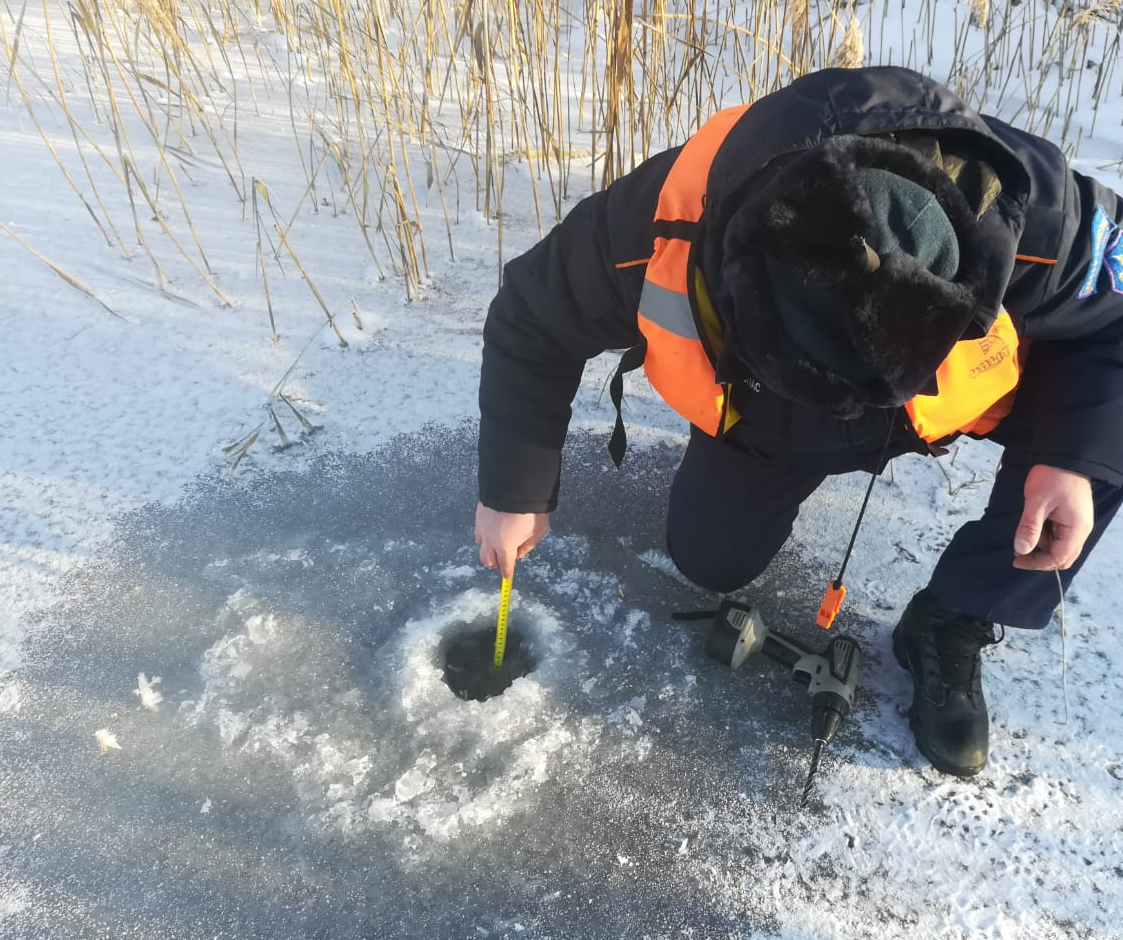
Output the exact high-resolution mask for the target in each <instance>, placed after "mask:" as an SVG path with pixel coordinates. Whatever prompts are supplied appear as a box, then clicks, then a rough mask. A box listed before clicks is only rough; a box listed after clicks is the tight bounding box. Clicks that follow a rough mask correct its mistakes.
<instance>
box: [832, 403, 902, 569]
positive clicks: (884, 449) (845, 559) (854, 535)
mask: <svg viewBox="0 0 1123 940" xmlns="http://www.w3.org/2000/svg"><path fill="white" fill-rule="evenodd" d="M895 416H896V412H893V414H892V415H890V416H889V433H888V434H886V435H885V443H884V444H882V445H881V453H880V454H879V455H878V458H877V469H876V470H874V471H873V472H871V473H870V483H869V486H867V487H866V495H865V497H864V498H863V499H862V505H861V508H860V509H859V510H858V518H857V520H856V521H855V522H854V528H853V530H851V532H850V544H849V545H847V546H846V554H845V555H843V556H842V565H841V566H840V567H839V569H838V577H836V578H835V579H834V581H833V582H832V586H833V587H834V588H835V589H837V588H839V587H841V586H842V576H843V575H844V574H846V566H847V564H849V562H850V553H851V552H853V551H854V543H855V542H856V541H858V530H859V529H860V528H861V527H862V518H863V517H864V516H865V514H866V506H867V505H868V504H869V501H870V494H872V493H873V485H874V484H875V483H876V482H877V475H878V473H880V472H881V469H882V468H881V463H882V461H883V460H885V455H886V454H887V453H888V452H889V442H890V441H891V440H892V439H893V418H894V417H895Z"/></svg>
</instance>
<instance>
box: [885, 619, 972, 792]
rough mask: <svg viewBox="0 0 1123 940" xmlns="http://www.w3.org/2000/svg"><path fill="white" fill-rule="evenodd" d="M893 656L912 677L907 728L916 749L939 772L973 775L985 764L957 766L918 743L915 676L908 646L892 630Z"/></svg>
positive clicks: (955, 775) (964, 777) (964, 775)
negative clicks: (911, 702) (910, 732)
mask: <svg viewBox="0 0 1123 940" xmlns="http://www.w3.org/2000/svg"><path fill="white" fill-rule="evenodd" d="M893 656H894V657H895V658H896V660H897V664H898V665H899V666H900V667H901V668H902V669H903V670H905V672H907V673H908V674H909V675H910V676H912V677H913V704H912V706H911V707H910V708H909V728H910V730H911V731H912V737H913V741H914V742H915V744H916V749H917V750H918V751H920V753H921V754H922V755H923V756H924V758H925V759H926V760H927V761H928V763H929V764H931V765H932V766H933V767H935V768H936V769H937V770H938V771H940V773H943V774H949V775H950V776H952V777H959V778H960V779H961V780H966V779H967V778H969V777H974V776H975V775H976V774H978V773H979V772H980V771H981V770H982V769H983V768H984V767H985V766H986V764H979V765H978V766H977V767H957V766H955V765H953V764H949V763H947V762H946V761H944V760H943V759H942V758H940V757H937V756H936V755H934V754H932V753H930V752H929V751H928V749H927V748H925V747H924V745H923V744H921V743H920V721H919V720H918V719H917V711H916V677H915V676H914V675H913V672H912V664H911V663H910V662H909V652H908V647H906V646H905V642H904V640H902V639H900V633H899V632H898V631H894V632H893Z"/></svg>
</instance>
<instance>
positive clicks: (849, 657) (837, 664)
mask: <svg viewBox="0 0 1123 940" xmlns="http://www.w3.org/2000/svg"><path fill="white" fill-rule="evenodd" d="M706 653H707V654H708V655H709V656H711V657H712V658H713V659H716V660H717V661H718V662H722V663H725V664H726V665H727V666H730V667H732V668H733V669H737V668H738V667H740V666H741V664H742V663H743V662H744V661H745V660H746V659H747V658H748V657H749V656H751V655H753V654H754V653H761V654H763V655H764V656H767V657H768V658H769V659H771V660H774V661H775V662H778V663H779V664H780V665H781V666H784V667H785V668H786V669H788V670H790V671H791V676H792V678H793V679H794V680H795V681H796V682H798V683H799V684H800V685H803V686H806V688H807V692H808V694H809V695H810V696H811V740H812V741H813V742H814V751H813V752H812V755H811V771H810V773H809V774H808V775H807V783H806V784H805V785H804V787H803V797H802V800H801V801H800V805H801V806H806V805H807V798H808V797H809V796H810V794H811V787H812V784H813V782H814V779H815V774H816V772H817V771H818V769H819V759H820V757H821V756H822V753H823V748H824V747H825V746H826V745H827V744H830V742H831V741H833V740H834V737H835V735H836V734H837V733H838V728H839V725H841V724H842V719H843V718H845V717H846V716H847V715H848V714H849V712H850V706H851V704H853V701H854V689H855V687H856V686H857V683H858V668H859V666H860V665H861V662H862V651H861V648H860V647H859V646H858V642H857V640H854V639H852V638H851V637H848V636H836V637H833V638H832V639H831V640H830V642H829V643H828V644H827V646H826V649H824V650H823V652H822V653H816V652H815V651H814V650H811V649H809V648H808V647H806V646H804V645H803V644H802V643H800V642H799V641H798V640H795V639H793V638H792V637H790V636H786V635H785V634H783V633H780V632H779V631H776V630H770V629H768V628H767V627H766V626H765V625H764V620H763V619H762V618H761V615H760V611H759V610H757V609H756V608H755V607H748V606H746V605H744V604H739V603H737V602H736V601H732V600H728V599H725V600H723V601H722V602H721V606H720V607H719V609H718V610H717V612H716V614H715V615H714V621H713V626H712V627H711V628H710V636H709V639H708V640H707V642H706Z"/></svg>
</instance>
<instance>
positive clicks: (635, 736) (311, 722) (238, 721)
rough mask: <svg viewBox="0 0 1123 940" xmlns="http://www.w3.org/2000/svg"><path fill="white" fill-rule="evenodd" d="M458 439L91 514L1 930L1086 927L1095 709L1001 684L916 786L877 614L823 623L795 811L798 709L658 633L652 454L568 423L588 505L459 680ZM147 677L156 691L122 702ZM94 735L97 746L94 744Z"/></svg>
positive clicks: (565, 523) (498, 933) (44, 647)
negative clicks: (961, 743)
mask: <svg viewBox="0 0 1123 940" xmlns="http://www.w3.org/2000/svg"><path fill="white" fill-rule="evenodd" d="M474 441H475V438H474V429H473V428H471V427H466V428H462V429H459V430H450V431H437V430H429V431H427V432H426V433H425V434H424V435H419V436H414V437H409V438H402V439H400V440H398V441H397V442H396V443H394V444H392V445H389V446H386V447H384V448H382V449H380V450H379V451H377V452H375V453H373V454H370V455H368V456H365V457H347V458H325V459H323V460H321V461H319V462H318V463H317V464H315V465H314V466H312V467H311V468H310V469H309V470H308V471H307V472H291V473H284V472H282V473H272V474H269V475H265V476H261V477H259V478H257V479H255V480H253V481H252V482H251V483H249V484H247V483H240V482H237V481H233V480H231V479H230V478H228V477H226V476H215V477H212V478H206V479H203V480H201V481H199V483H198V485H197V486H196V487H195V488H194V490H193V493H192V494H191V496H190V498H188V499H187V500H186V501H185V502H184V503H182V504H181V505H180V506H178V507H177V508H174V509H167V508H156V507H154V508H152V509H149V510H142V511H139V512H136V513H134V514H132V515H130V516H128V517H126V518H125V519H123V520H122V521H121V524H120V526H119V528H118V534H117V537H116V540H115V542H114V544H113V547H112V549H111V551H109V552H108V553H107V554H106V556H105V557H104V558H103V560H101V561H99V562H96V563H93V564H91V565H88V566H86V567H84V568H83V569H81V570H80V571H79V572H77V573H75V574H74V575H73V576H72V579H71V582H70V583H69V585H68V592H67V593H68V595H69V596H70V597H71V598H72V600H71V601H69V602H66V603H63V604H60V605H58V606H55V607H52V608H50V609H46V610H44V611H43V612H42V615H41V617H42V623H41V624H40V628H39V629H37V630H36V631H35V637H36V638H37V639H36V642H35V643H34V645H33V646H32V647H31V648H30V649H29V650H28V652H27V656H26V660H27V661H26V663H25V665H24V667H23V670H22V672H21V688H22V689H23V699H22V703H21V707H20V710H19V712H18V714H12V715H0V729H2V731H3V736H4V740H5V742H6V745H5V755H4V757H5V763H4V769H3V770H2V771H0V797H2V799H3V801H4V805H5V807H6V810H7V812H6V813H5V819H4V822H3V833H2V835H0V844H3V845H6V846H10V848H9V849H8V850H7V851H6V853H5V854H4V856H3V859H4V862H5V863H6V866H7V867H6V871H8V872H11V873H12V874H11V876H9V875H7V874H6V875H5V876H4V877H5V878H9V877H11V878H14V879H15V880H14V881H11V883H6V884H4V885H0V895H2V896H3V897H4V898H5V902H4V907H3V908H0V935H3V936H5V937H6V936H13V937H21V938H22V937H40V936H41V937H48V936H49V937H66V938H70V937H75V938H78V937H87V936H89V937H103V936H104V937H110V936H112V937H141V938H148V937H153V938H157V937H158V938H160V940H171V938H179V937H185V938H188V937H190V938H195V937H200V938H201V937H215V936H221V937H247V936H269V937H282V936H283V937H331V938H343V940H347V938H360V937H362V938H365V937H375V936H377V937H386V938H394V937H403V938H404V937H417V936H426V937H461V936H465V937H516V936H518V937H526V938H538V940H545V938H599V937H605V938H608V937H624V936H629V937H631V936H636V937H640V936H648V937H681V936H693V937H706V938H718V937H721V938H727V937H744V938H750V937H753V938H756V937H776V938H797V940H819V938H831V937H839V938H841V937H853V936H878V937H910V938H911V937H916V936H922V937H939V936H972V937H974V936H980V937H995V938H997V937H1002V938H1010V937H1013V938H1022V937H1025V938H1027V940H1028V938H1030V937H1033V938H1035V940H1036V938H1060V937H1071V936H1089V937H1091V936H1095V937H1112V936H1119V935H1120V934H1119V932H1118V928H1117V926H1116V925H1115V922H1114V919H1113V917H1112V915H1110V913H1109V911H1111V910H1113V909H1115V908H1116V907H1118V906H1119V904H1120V903H1121V901H1123V886H1121V885H1123V846H1121V845H1120V840H1119V837H1118V831H1119V825H1118V824H1119V821H1120V820H1119V812H1120V811H1119V795H1120V781H1119V779H1118V776H1119V775H1123V770H1121V769H1120V766H1119V754H1118V750H1117V749H1113V745H1112V737H1111V732H1112V729H1114V731H1116V732H1117V731H1118V730H1119V724H1118V720H1116V721H1115V723H1114V724H1113V725H1111V726H1110V727H1106V728H1105V727H1100V728H1095V729H1093V728H1092V727H1090V726H1089V725H1087V724H1086V720H1087V715H1088V710H1087V708H1086V707H1084V708H1083V710H1081V709H1080V708H1078V709H1077V711H1078V717H1077V719H1076V720H1075V721H1074V723H1073V724H1072V725H1071V726H1069V727H1064V726H1058V725H1056V724H1055V723H1054V722H1053V719H1052V715H1051V713H1050V718H1049V720H1048V721H1047V722H1043V723H1041V724H1040V725H1035V724H1034V722H1033V718H1032V715H1030V714H1029V712H1028V711H1027V710H1026V708H1025V706H1019V704H1018V702H1017V695H1016V694H1015V692H1014V691H1013V689H1014V687H1013V686H1012V685H1011V684H1010V683H1009V682H999V683H996V684H995V685H992V686H990V687H988V688H990V691H991V699H992V701H993V702H994V703H995V713H996V728H995V739H996V740H995V747H994V751H995V755H994V758H993V760H992V764H991V767H990V768H988V770H987V771H986V773H984V774H983V775H982V777H981V778H979V779H978V780H976V781H970V782H961V781H954V780H950V779H949V778H945V777H941V776H940V775H938V774H935V773H934V772H933V771H931V770H930V769H929V768H927V767H925V766H924V764H923V762H922V761H920V759H919V758H918V756H917V755H916V753H915V750H914V748H913V746H912V743H911V738H910V736H909V732H908V729H907V719H906V718H904V717H903V709H904V706H905V703H906V697H905V682H904V679H903V677H902V676H901V674H900V673H899V670H897V667H896V666H895V664H893V663H891V662H890V661H889V655H888V643H887V633H888V628H889V622H888V621H885V620H882V621H876V620H871V619H865V618H863V617H855V616H853V615H852V614H849V615H846V614H844V616H849V622H847V623H844V624H843V628H844V629H846V630H848V631H850V632H854V633H856V634H857V635H859V636H860V637H861V638H862V639H863V641H864V642H865V643H866V648H867V654H866V658H867V662H868V669H867V678H866V679H865V680H864V681H863V691H862V695H861V697H860V699H859V703H858V706H857V713H856V715H855V717H854V719H853V720H852V721H851V722H850V723H849V724H848V725H847V726H846V727H845V728H844V730H843V732H842V734H841V736H840V739H839V741H838V742H837V745H836V747H835V748H834V749H833V750H830V751H828V755H827V757H826V759H825V761H824V766H823V769H822V772H821V774H820V782H819V786H818V789H817V791H816V797H815V799H814V805H813V806H812V808H811V809H810V810H809V811H808V812H806V813H802V814H801V813H800V812H798V810H797V800H798V794H799V791H800V789H801V785H802V780H803V775H804V773H805V771H806V762H807V758H808V748H807V741H806V736H807V724H808V718H809V712H808V702H807V699H806V695H805V693H804V692H803V691H802V690H801V689H799V688H797V687H795V686H793V685H792V684H791V683H790V682H789V681H788V680H787V678H786V677H785V676H784V675H783V674H782V673H780V672H779V670H778V669H776V668H775V667H771V666H768V665H766V664H765V665H762V664H748V665H747V666H746V667H745V669H744V670H743V674H733V673H731V672H729V671H728V670H727V669H725V668H724V667H722V666H720V665H718V664H715V663H712V662H710V661H709V660H707V659H706V657H705V655H704V653H703V651H702V647H703V633H704V627H699V626H698V625H682V624H678V623H673V622H671V621H670V613H671V612H672V611H673V610H676V609H694V608H697V607H700V606H703V605H705V604H706V603H708V602H709V601H710V600H711V599H710V598H709V597H707V596H706V595H705V594H702V593H701V592H698V591H696V590H694V589H692V588H690V587H687V586H685V585H683V584H682V583H681V582H680V581H678V580H677V579H675V578H672V577H669V576H668V575H667V573H665V572H664V571H662V570H661V566H660V565H659V564H658V562H657V561H656V563H655V564H654V565H653V564H652V559H658V558H659V557H660V556H659V551H660V549H659V546H661V544H662V533H661V525H662V521H661V519H660V518H659V513H657V512H650V511H649V512H637V511H636V507H637V506H639V505H641V504H642V505H645V506H654V505H658V504H659V502H658V501H660V500H662V499H664V498H665V492H666V488H667V486H668V485H669V481H670V477H671V473H672V471H673V467H674V465H675V461H676V458H677V451H676V449H675V448H672V447H668V448H658V447H656V448H651V449H648V450H645V451H639V452H637V453H634V454H632V455H630V457H629V465H628V470H627V472H626V473H623V474H618V473H616V472H615V471H613V470H611V469H606V468H605V461H604V458H603V456H602V447H603V440H601V439H600V438H599V437H598V438H587V437H585V436H583V435H575V437H574V440H573V441H572V443H571V446H570V449H569V453H568V457H567V468H568V469H567V476H566V485H567V486H569V487H572V490H573V491H574V492H580V493H582V494H585V495H584V498H583V499H582V500H575V501H571V502H570V503H569V504H568V505H566V506H565V508H564V509H563V510H560V511H559V512H558V513H557V516H556V518H555V529H556V532H555V533H554V534H553V535H551V537H550V538H548V539H547V540H546V541H545V542H543V543H542V545H541V546H540V548H539V549H538V550H537V551H535V552H534V553H533V554H532V555H531V556H529V557H528V558H527V559H525V560H524V561H523V562H521V563H520V565H519V567H518V570H517V573H516V577H515V591H514V595H513V602H512V626H513V627H516V628H517V629H518V630H519V631H520V632H521V633H522V634H523V635H524V636H525V637H526V640H527V643H528V644H529V646H530V647H531V648H532V649H533V653H534V658H535V660H536V661H537V667H536V668H535V669H534V670H533V671H531V672H530V673H529V674H528V675H526V676H524V677H522V678H519V679H517V680H516V681H515V682H514V683H513V685H512V686H511V687H510V688H509V689H508V690H507V691H506V692H504V693H503V694H502V695H501V696H499V697H496V698H492V699H488V700H486V701H482V702H467V701H463V700H461V699H459V698H457V697H456V696H455V695H454V694H453V693H452V691H451V690H450V689H449V688H448V686H447V685H446V684H445V683H444V681H443V680H442V663H441V662H440V642H441V639H442V637H445V636H447V635H449V633H450V631H455V630H458V629H464V628H465V627H466V626H481V625H487V624H489V623H492V622H493V618H494V615H495V608H496V603H497V599H498V584H497V579H496V578H495V575H494V574H493V573H492V572H487V571H484V570H483V569H481V568H479V566H478V564H476V562H475V558H474V556H475V552H476V549H475V547H474V546H473V545H472V544H471V532H470V521H471V510H472V506H473V504H474V474H473V473H472V467H473V460H474ZM450 468H452V472H450ZM621 534H622V535H624V536H625V537H624V538H618V537H617V536H618V535H621ZM216 559H221V560H222V561H223V563H222V564H218V565H216V564H214V561H215V560H216ZM813 567H814V565H813V564H810V563H808V562H807V561H799V560H798V559H796V558H794V557H792V556H790V555H783V556H781V557H780V558H779V559H777V561H776V563H774V565H773V566H772V568H771V569H770V570H769V572H768V573H767V574H766V575H765V577H764V579H763V581H762V584H761V585H760V586H759V587H758V588H756V589H754V591H755V593H754V599H755V600H757V601H758V602H760V603H761V604H762V605H763V606H764V607H765V610H766V615H767V616H768V617H770V618H772V621H771V622H774V623H776V624H778V625H783V626H786V627H787V628H788V629H789V630H791V631H792V632H794V633H797V634H801V635H804V636H805V638H807V639H809V640H813V641H818V638H817V637H816V635H815V632H814V631H815V629H816V628H814V627H811V626H806V627H802V626H801V624H807V625H810V624H811V621H812V617H813V613H814V610H815V608H816V607H817V603H818V591H817V587H816V585H818V584H819V583H821V581H822V578H819V577H818V576H817V574H816V573H815V572H814V571H813V570H812V569H813ZM450 572H454V574H452V575H451V576H450ZM809 572H810V573H811V574H812V575H813V576H810V577H809ZM825 576H826V575H825V573H824V575H823V577H825ZM1028 643H1029V641H1027V643H1026V645H1028ZM1012 655H1013V656H1014V657H1015V659H1016V658H1017V656H1019V655H1022V654H1020V653H1019V652H1018V649H1017V648H1016V649H1015V650H1014V651H1013V654H1012ZM1082 655H1085V654H1082ZM1086 655H1088V656H1090V657H1091V654H1090V653H1088V654H1086ZM606 663H611V665H608V666H606V665H605V664H606ZM1084 665H1085V666H1087V667H1088V668H1086V670H1085V672H1084V676H1085V678H1086V680H1087V681H1088V682H1089V683H1094V682H1095V681H1096V678H1097V674H1096V672H1095V669H1094V668H1091V667H1092V666H1094V657H1091V660H1090V661H1088V662H1085V663H1084ZM1107 668H1108V666H1107V664H1100V666H1099V669H1100V670H1101V672H1102V671H1103V670H1106V669H1107ZM153 673H157V674H159V675H160V676H161V682H160V685H159V688H160V690H161V694H162V695H163V696H164V700H163V702H162V703H161V705H160V708H159V710H158V711H149V710H147V709H145V708H144V707H142V705H141V703H140V702H138V700H137V699H138V696H137V695H135V694H134V693H135V692H136V691H137V677H138V675H143V676H144V677H145V679H146V680H147V677H148V676H150V675H152V674H153ZM1017 678H1018V681H1019V682H1021V681H1022V680H1024V678H1025V677H1024V676H1019V677H1017ZM147 681H149V682H150V683H151V680H147ZM1082 684H1083V683H1082ZM1050 694H1051V692H1044V693H1041V695H1039V694H1038V691H1037V690H1035V687H1034V686H1032V685H1030V686H1029V692H1028V693H1027V694H1026V696H1025V697H1026V699H1027V700H1034V701H1036V705H1035V706H1033V707H1038V708H1039V707H1041V697H1042V696H1044V697H1045V698H1048V696H1049V695H1050ZM1035 696H1036V699H1035ZM1080 715H1083V716H1084V717H1080ZM102 728H105V729H107V730H108V731H109V732H111V733H113V734H114V735H116V736H117V738H118V739H119V741H120V742H121V744H122V749H121V750H111V751H109V752H107V753H105V754H102V753H100V752H99V750H98V747H97V743H96V741H95V740H94V732H95V731H97V730H99V729H102ZM1115 740H1117V739H1115ZM1050 748H1054V749H1055V752H1054V753H1052V754H1050ZM1081 755H1083V756H1081ZM1084 757H1086V758H1087V759H1084ZM1060 761H1064V768H1063V769H1064V773H1063V774H1061V773H1051V770H1055V769H1056V768H1057V767H1058V764H1059V762H1060ZM1112 768H1114V769H1115V774H1114V775H1113V773H1112ZM994 883H1000V884H1001V890H1000V891H994V890H992V885H993V884H994ZM949 930H950V931H951V933H948V931H949ZM5 931H9V932H8V933H5Z"/></svg>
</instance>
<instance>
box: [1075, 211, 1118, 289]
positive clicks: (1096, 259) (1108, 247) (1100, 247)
mask: <svg viewBox="0 0 1123 940" xmlns="http://www.w3.org/2000/svg"><path fill="white" fill-rule="evenodd" d="M1104 267H1106V268H1107V273H1108V276H1109V277H1110V278H1111V289H1112V290H1113V291H1115V293H1117V294H1123V225H1117V224H1116V223H1115V222H1114V221H1113V220H1112V218H1111V216H1110V215H1108V214H1107V210H1106V209H1104V207H1103V206H1096V214H1095V215H1093V216H1092V260H1091V262H1090V263H1089V265H1088V273H1087V274H1085V275H1084V280H1083V281H1081V283H1080V289H1079V290H1078V291H1077V292H1076V296H1077V298H1078V299H1080V300H1083V299H1084V298H1086V297H1091V296H1092V295H1093V294H1094V293H1095V292H1096V283H1097V282H1098V281H1099V279H1100V272H1101V271H1102V270H1103V269H1104Z"/></svg>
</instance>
